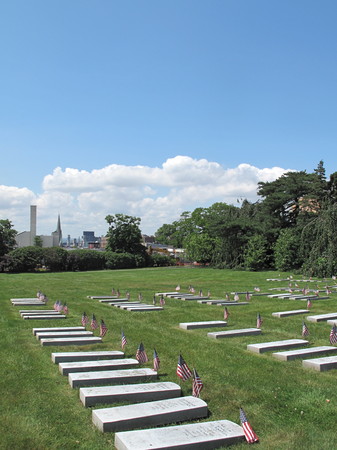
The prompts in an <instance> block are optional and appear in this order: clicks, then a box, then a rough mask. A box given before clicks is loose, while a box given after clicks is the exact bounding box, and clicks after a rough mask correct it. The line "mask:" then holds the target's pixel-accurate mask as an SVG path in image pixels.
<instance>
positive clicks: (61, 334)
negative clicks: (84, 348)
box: [35, 330, 94, 341]
mask: <svg viewBox="0 0 337 450" xmlns="http://www.w3.org/2000/svg"><path fill="white" fill-rule="evenodd" d="M93 335H94V333H93V332H92V331H86V330H79V331H38V332H37V333H36V334H35V336H36V339H37V340H39V341H40V340H41V339H46V338H73V337H88V336H93Z"/></svg>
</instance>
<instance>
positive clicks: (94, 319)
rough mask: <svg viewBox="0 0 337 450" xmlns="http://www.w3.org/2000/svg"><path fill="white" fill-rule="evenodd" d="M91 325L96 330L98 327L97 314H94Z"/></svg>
mask: <svg viewBox="0 0 337 450" xmlns="http://www.w3.org/2000/svg"><path fill="white" fill-rule="evenodd" d="M90 326H91V328H92V329H93V330H96V328H98V323H97V320H96V317H95V314H93V315H92V318H91V323H90Z"/></svg>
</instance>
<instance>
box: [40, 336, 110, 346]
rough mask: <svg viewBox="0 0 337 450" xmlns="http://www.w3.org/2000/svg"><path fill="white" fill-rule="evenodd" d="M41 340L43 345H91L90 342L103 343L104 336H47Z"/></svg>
mask: <svg viewBox="0 0 337 450" xmlns="http://www.w3.org/2000/svg"><path fill="white" fill-rule="evenodd" d="M40 342H41V345H42V346H43V347H45V346H51V345H90V344H101V343H102V338H101V337H96V336H88V337H73V338H45V339H41V340H40Z"/></svg>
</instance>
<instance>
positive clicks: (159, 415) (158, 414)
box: [92, 396, 208, 432]
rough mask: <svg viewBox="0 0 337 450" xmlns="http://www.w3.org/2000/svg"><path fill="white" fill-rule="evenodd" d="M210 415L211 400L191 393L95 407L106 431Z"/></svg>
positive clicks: (96, 419)
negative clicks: (209, 404)
mask: <svg viewBox="0 0 337 450" xmlns="http://www.w3.org/2000/svg"><path fill="white" fill-rule="evenodd" d="M207 415H208V408H207V403H205V402H204V401H203V400H201V399H200V398H196V397H192V396H190V397H180V398H174V399H168V400H157V401H154V402H146V403H136V404H132V405H125V406H115V407H113V408H102V409H94V410H93V411H92V421H93V423H94V425H95V426H96V427H97V428H98V429H99V430H100V431H102V432H107V431H114V432H115V431H125V430H134V429H136V428H144V427H148V426H157V425H165V424H169V423H173V422H182V421H185V420H193V419H201V418H203V417H207Z"/></svg>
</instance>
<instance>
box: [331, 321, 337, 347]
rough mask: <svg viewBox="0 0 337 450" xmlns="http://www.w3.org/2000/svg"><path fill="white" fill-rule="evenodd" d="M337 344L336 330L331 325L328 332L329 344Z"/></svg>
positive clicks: (334, 326)
mask: <svg viewBox="0 0 337 450" xmlns="http://www.w3.org/2000/svg"><path fill="white" fill-rule="evenodd" d="M336 342H337V328H336V325H333V327H332V328H331V331H330V344H336Z"/></svg>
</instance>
